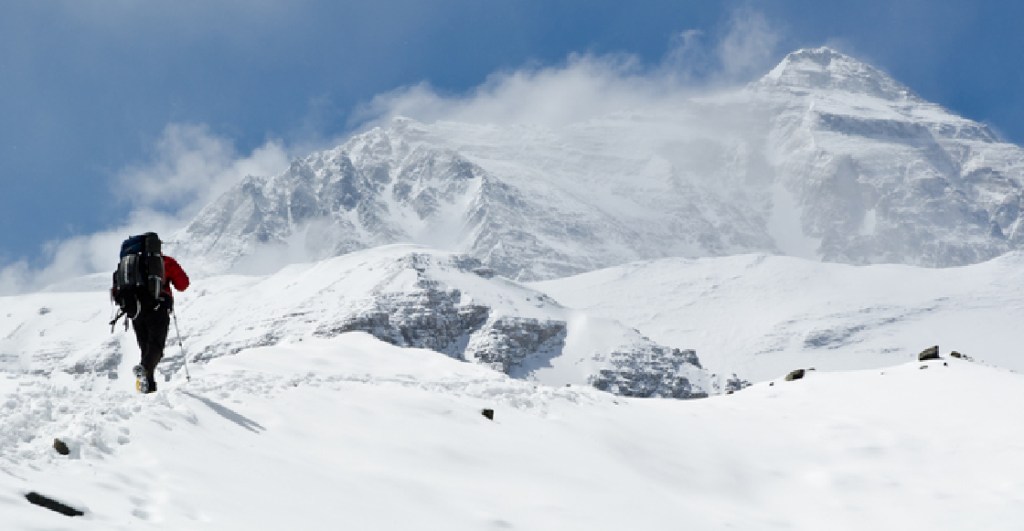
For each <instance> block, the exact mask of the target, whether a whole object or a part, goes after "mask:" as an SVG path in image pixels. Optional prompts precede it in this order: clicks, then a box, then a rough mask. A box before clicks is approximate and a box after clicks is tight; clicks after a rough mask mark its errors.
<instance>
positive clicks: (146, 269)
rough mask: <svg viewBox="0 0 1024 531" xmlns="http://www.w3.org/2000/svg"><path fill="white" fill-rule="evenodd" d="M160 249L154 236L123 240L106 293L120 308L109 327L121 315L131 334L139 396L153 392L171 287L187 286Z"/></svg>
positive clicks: (171, 300)
mask: <svg viewBox="0 0 1024 531" xmlns="http://www.w3.org/2000/svg"><path fill="white" fill-rule="evenodd" d="M160 245H161V241H160V238H159V237H158V236H157V234H156V233H155V232H147V233H145V234H142V235H138V236H132V237H129V238H128V239H127V240H125V241H124V243H122V244H121V260H120V262H119V263H118V266H117V270H115V271H114V283H113V287H111V289H110V295H111V297H112V299H113V300H114V301H115V302H116V303H117V304H118V306H119V307H120V313H119V314H118V316H117V317H115V318H114V320H113V321H111V325H113V324H114V323H116V322H117V320H118V319H120V317H121V315H125V316H127V318H128V319H130V320H131V322H132V329H134V330H135V339H136V341H137V342H138V344H139V351H140V359H139V364H138V365H136V366H135V367H134V368H133V369H132V370H133V372H134V373H135V377H136V378H137V380H136V384H135V386H136V389H137V390H138V391H139V392H140V393H152V392H155V391H156V379H155V378H154V371H156V366H157V364H158V363H160V360H161V359H163V357H164V346H165V344H166V342H167V331H168V328H169V327H170V324H171V318H170V315H171V312H172V311H174V295H173V293H172V292H171V286H174V289H176V290H178V291H185V290H186V289H188V286H189V283H190V281H189V278H188V275H187V274H185V270H184V269H182V267H181V265H180V264H178V261H177V260H175V259H174V258H172V257H170V256H165V255H163V254H162V253H161V252H160ZM125 326H126V327H127V324H125Z"/></svg>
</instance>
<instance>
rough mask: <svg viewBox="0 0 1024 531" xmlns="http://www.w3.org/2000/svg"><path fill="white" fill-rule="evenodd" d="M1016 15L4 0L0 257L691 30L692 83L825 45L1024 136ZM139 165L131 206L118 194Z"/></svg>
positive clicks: (840, 8)
mask: <svg viewBox="0 0 1024 531" xmlns="http://www.w3.org/2000/svg"><path fill="white" fill-rule="evenodd" d="M750 20H754V21H755V22H756V24H754V25H753V28H752V27H751V25H750V24H749V21H750ZM1021 20H1024V4H1021V3H1018V2H1011V1H1006V2H996V1H989V2H985V1H977V2H970V1H942V0H937V1H917V0H908V1H899V0H886V1H875V0H861V1H849V2H843V1H832V2H820V1H809V0H808V1H804V0H791V1H782V0H775V1H773V0H766V1H760V2H749V1H748V2H739V1H728V0H726V1H721V2H683V1H679V0H635V1H631V2H624V1H618V0H614V1H613V0H575V1H567V0H434V1H426V0H375V1H373V2H370V1H362V2H350V1H345V0H333V1H327V0H323V1H321V0H178V1H175V2H139V1H136V0H90V1H71V0H62V1H56V0H34V1H31V2H28V1H25V2H3V3H2V6H0V268H3V267H5V266H6V267H11V264H16V265H18V266H19V267H20V268H21V269H22V270H24V271H30V270H32V269H38V268H42V267H46V266H47V265H48V264H50V262H52V261H53V260H55V259H56V258H57V257H56V256H55V253H56V252H57V249H59V248H60V247H59V245H60V242H64V241H66V240H69V239H74V238H75V237H80V236H82V235H88V234H92V233H96V232H99V231H104V230H112V229H115V228H117V227H123V226H125V221H124V220H125V219H126V218H128V217H130V216H136V218H137V219H144V218H142V217H139V216H140V214H139V212H142V211H144V212H147V213H149V214H150V215H155V216H159V215H162V214H165V215H167V216H168V218H167V220H165V221H166V223H173V221H175V220H179V219H181V218H180V216H181V215H182V213H183V212H186V211H187V207H189V206H190V205H193V204H194V203H195V201H196V200H197V199H198V198H201V197H203V194H201V193H200V192H199V190H200V189H202V188H203V182H204V179H208V177H207V176H205V175H202V174H203V171H207V170H208V167H209V166H210V164H211V162H210V161H211V160H213V161H214V163H213V165H214V166H216V168H215V170H216V172H218V175H220V176H221V177H222V178H224V179H226V178H229V177H231V176H232V175H234V174H235V173H239V172H244V171H257V170H258V169H260V168H273V167H275V165H279V164H282V163H283V162H282V161H286V160H287V158H288V157H289V156H294V155H296V154H302V152H303V150H304V149H312V148H313V147H319V146H323V145H326V144H328V143H329V142H330V141H331V140H332V139H337V138H339V137H341V136H343V135H344V134H345V133H346V132H348V131H351V130H352V129H353V128H354V127H357V126H358V125H359V117H363V116H365V115H364V114H363V113H361V112H357V111H358V110H359V109H361V108H363V107H364V106H365V105H366V103H367V102H369V101H371V100H372V99H373V98H374V97H375V96H377V95H379V94H382V93H387V92H389V91H393V90H396V89H401V88H403V87H409V86H412V85H416V84H418V83H424V82H425V83H428V84H429V85H430V86H431V87H432V89H433V90H434V91H436V92H437V93H439V94H442V95H446V96H454V97H457V96H458V95H459V94H464V93H467V92H469V91H471V90H472V89H473V88H474V87H477V86H479V85H480V84H482V83H484V82H485V81H486V80H487V79H488V76H491V75H492V74H494V73H495V72H509V71H514V70H516V69H522V68H543V67H548V66H552V67H557V65H561V64H564V63H565V62H566V58H567V57H569V56H570V54H585V55H588V56H597V57H604V56H608V55H612V54H616V55H619V54H628V55H630V56H633V57H634V58H636V59H637V60H638V61H639V62H641V63H642V64H645V65H650V66H652V67H653V66H655V65H658V64H662V63H664V62H665V61H666V57H668V56H669V55H671V52H672V50H673V47H677V46H678V45H679V42H680V35H681V34H683V33H684V32H689V33H688V35H690V36H691V38H692V39H693V40H692V42H691V44H692V45H693V46H692V47H691V48H690V52H691V53H689V54H688V56H687V57H688V60H689V61H690V64H689V65H688V71H689V73H690V74H691V75H692V76H693V79H692V82H693V83H694V84H698V85H699V84H701V83H706V82H708V79H711V78H721V77H722V76H723V74H729V76H731V77H732V78H736V79H731V80H732V81H743V79H741V78H743V77H744V76H745V77H747V78H752V77H754V76H756V75H759V74H760V73H763V72H764V71H766V70H767V68H769V67H770V66H771V65H772V64H774V63H775V62H777V61H778V60H779V59H781V57H782V56H784V55H785V53H787V52H789V51H792V50H793V49H796V48H799V47H805V46H818V45H822V44H829V45H832V46H835V47H837V48H839V49H840V50H843V51H845V52H847V53H850V54H852V55H854V56H856V57H859V58H861V59H864V60H866V61H868V62H870V63H872V64H874V65H875V66H878V67H880V68H882V69H883V70H886V71H888V72H889V73H890V74H892V75H893V76H894V77H895V78H896V79H898V80H899V81H901V82H903V83H904V84H907V85H909V86H910V87H911V88H912V89H913V90H914V91H916V92H917V93H918V94H920V95H921V96H923V97H924V98H926V99H929V100H931V101H935V102H938V103H940V104H942V105H944V106H946V107H948V108H950V109H952V110H953V111H954V112H957V113H959V114H961V115H963V116H966V117H968V118H971V119H975V120H979V121H983V122H986V123H988V124H990V125H991V126H993V127H994V128H995V129H996V130H997V131H998V132H999V133H1000V134H1002V135H1003V137H1004V138H1005V139H1007V140H1009V141H1012V142H1015V143H1018V144H1020V143H1024V53H1022V50H1024V32H1022V31H1020V27H1019V23H1020V21H1021ZM738 21H739V22H738ZM744 21H747V22H744ZM751 28H752V29H751ZM749 31H756V32H760V33H761V34H762V37H764V38H763V39H762V40H761V41H757V42H755V43H754V47H756V48H757V49H756V50H753V51H755V52H758V53H753V54H751V55H750V57H744V58H742V59H743V60H740V61H734V62H733V63H732V66H736V65H739V66H740V67H741V68H730V65H727V64H724V63H726V62H727V61H728V59H727V58H723V56H722V54H721V53H716V50H717V51H718V52H720V51H721V49H722V44H723V42H725V41H726V40H728V39H730V38H737V37H739V38H741V39H742V38H743V35H744V34H745V33H747V32H749ZM747 44H748V48H749V47H750V46H749V45H750V44H751V43H749V42H748V43H747ZM750 51H751V50H748V52H750ZM254 150H255V151H254ZM181 153H185V154H186V155H187V157H181V156H178V155H181ZM197 153H198V154H199V155H198V156H197V155H196V154H197ZM176 157H177V158H176ZM190 157H191V158H190ZM196 158H198V162H197V161H196V160H193V159H196ZM185 159H187V160H185ZM190 161H191V162H190ZM240 161H241V162H240ZM197 168H203V169H199V170H197ZM154 169H155V170H156V171H154ZM142 174H145V175H146V177H145V179H148V181H146V183H145V184H146V187H144V188H145V190H146V192H145V193H144V194H143V195H144V196H145V197H144V199H139V198H138V197H136V195H135V194H129V193H126V192H125V190H126V189H128V187H129V185H126V182H130V181H131V179H132V178H133V176H136V175H142ZM190 176H191V177H190ZM197 176H198V177H197ZM225 176H226V177H225ZM145 179H143V180H145ZM189 179H191V181H190V180H189ZM165 183H166V186H163V185H164V184H165ZM214 188H216V187H214Z"/></svg>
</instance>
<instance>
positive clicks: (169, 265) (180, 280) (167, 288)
mask: <svg viewBox="0 0 1024 531" xmlns="http://www.w3.org/2000/svg"><path fill="white" fill-rule="evenodd" d="M164 277H166V278H167V282H165V283H164V289H163V292H164V294H165V295H167V296H168V297H170V298H171V299H172V300H173V299H174V295H173V294H172V293H171V286H172V285H173V286H174V289H176V290H178V291H185V290H186V289H188V285H189V280H188V275H186V274H185V270H184V269H182V268H181V266H180V265H178V261H177V260H175V259H173V258H171V257H170V256H166V255H164Z"/></svg>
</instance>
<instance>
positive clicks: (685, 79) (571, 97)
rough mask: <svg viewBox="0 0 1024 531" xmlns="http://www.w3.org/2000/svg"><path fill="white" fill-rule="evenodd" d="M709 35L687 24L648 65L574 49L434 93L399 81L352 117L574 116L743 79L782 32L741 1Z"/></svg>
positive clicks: (538, 120) (768, 59)
mask: <svg viewBox="0 0 1024 531" xmlns="http://www.w3.org/2000/svg"><path fill="white" fill-rule="evenodd" d="M708 41H709V37H708V33H707V32H705V31H704V30H699V29H687V30H684V31H681V32H679V33H677V34H676V35H675V36H673V37H672V38H671V39H670V42H669V43H667V44H668V46H669V47H668V50H667V52H666V53H665V55H664V57H663V58H662V59H661V61H659V62H657V63H654V64H645V63H644V62H643V61H642V60H641V59H640V58H638V57H636V56H634V55H630V54H625V53H620V54H607V55H593V54H573V55H570V56H569V57H568V58H567V59H566V60H565V62H564V63H562V64H559V65H553V66H550V65H549V66H527V67H523V68H520V69H516V70H509V71H501V72H496V73H494V74H492V75H490V76H489V77H488V78H487V80H486V81H485V82H484V83H482V84H481V85H479V86H478V87H475V88H474V89H472V90H471V91H469V92H467V93H464V94H444V93H440V92H438V91H437V90H435V89H434V88H433V87H431V86H430V85H429V84H426V83H421V84H418V85H414V86H411V87H403V88H400V89H397V90H394V91H391V92H388V93H384V94H380V95H378V96H376V97H375V98H373V99H372V100H371V101H370V102H369V103H367V104H365V105H364V106H362V107H361V108H359V109H357V111H356V112H355V113H353V122H354V123H360V122H369V123H380V122H383V121H386V120H388V119H390V118H393V117H395V116H407V117H410V118H414V119H417V120H420V121H425V122H432V121H436V120H452V121H464V122H482V123H493V124H505V125H507V124H516V123H532V124H545V125H555V126H557V125H564V124H567V123H573V122H579V121H583V120H587V119H591V118H594V117H599V116H603V115H607V114H609V113H611V112H615V111H621V110H628V109H635V108H639V107H646V106H651V105H662V104H665V103H672V102H678V101H680V100H683V99H686V98H688V97H691V96H693V95H694V94H695V93H699V92H702V91H708V90H715V89H721V88H723V87H726V86H729V85H736V84H738V83H743V82H746V81H750V80H751V79H753V78H754V77H756V76H758V75H761V74H763V73H765V72H767V71H768V70H769V69H770V68H771V66H773V61H774V60H775V59H777V55H778V52H777V50H778V45H779V43H780V42H782V36H781V33H780V32H779V31H778V30H776V29H775V27H774V26H773V24H772V23H771V22H770V21H769V20H768V18H767V17H765V16H764V15H763V14H762V13H760V12H758V11H755V10H752V9H746V8H745V9H740V10H736V11H734V12H733V13H732V15H731V17H730V18H729V19H728V22H727V24H726V25H725V26H724V27H723V28H722V29H721V30H720V31H717V32H715V34H714V37H713V38H712V39H711V42H708Z"/></svg>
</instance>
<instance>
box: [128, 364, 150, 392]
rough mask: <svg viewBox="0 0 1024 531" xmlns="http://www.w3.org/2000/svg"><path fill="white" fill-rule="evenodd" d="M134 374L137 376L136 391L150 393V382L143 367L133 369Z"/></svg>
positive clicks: (137, 366) (138, 366)
mask: <svg viewBox="0 0 1024 531" xmlns="http://www.w3.org/2000/svg"><path fill="white" fill-rule="evenodd" d="M132 373H133V374H134V375H135V390H136V391H138V392H140V393H144V394H145V393H148V392H149V388H150V382H149V378H147V377H146V369H144V368H143V367H142V365H136V366H134V367H132Z"/></svg>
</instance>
